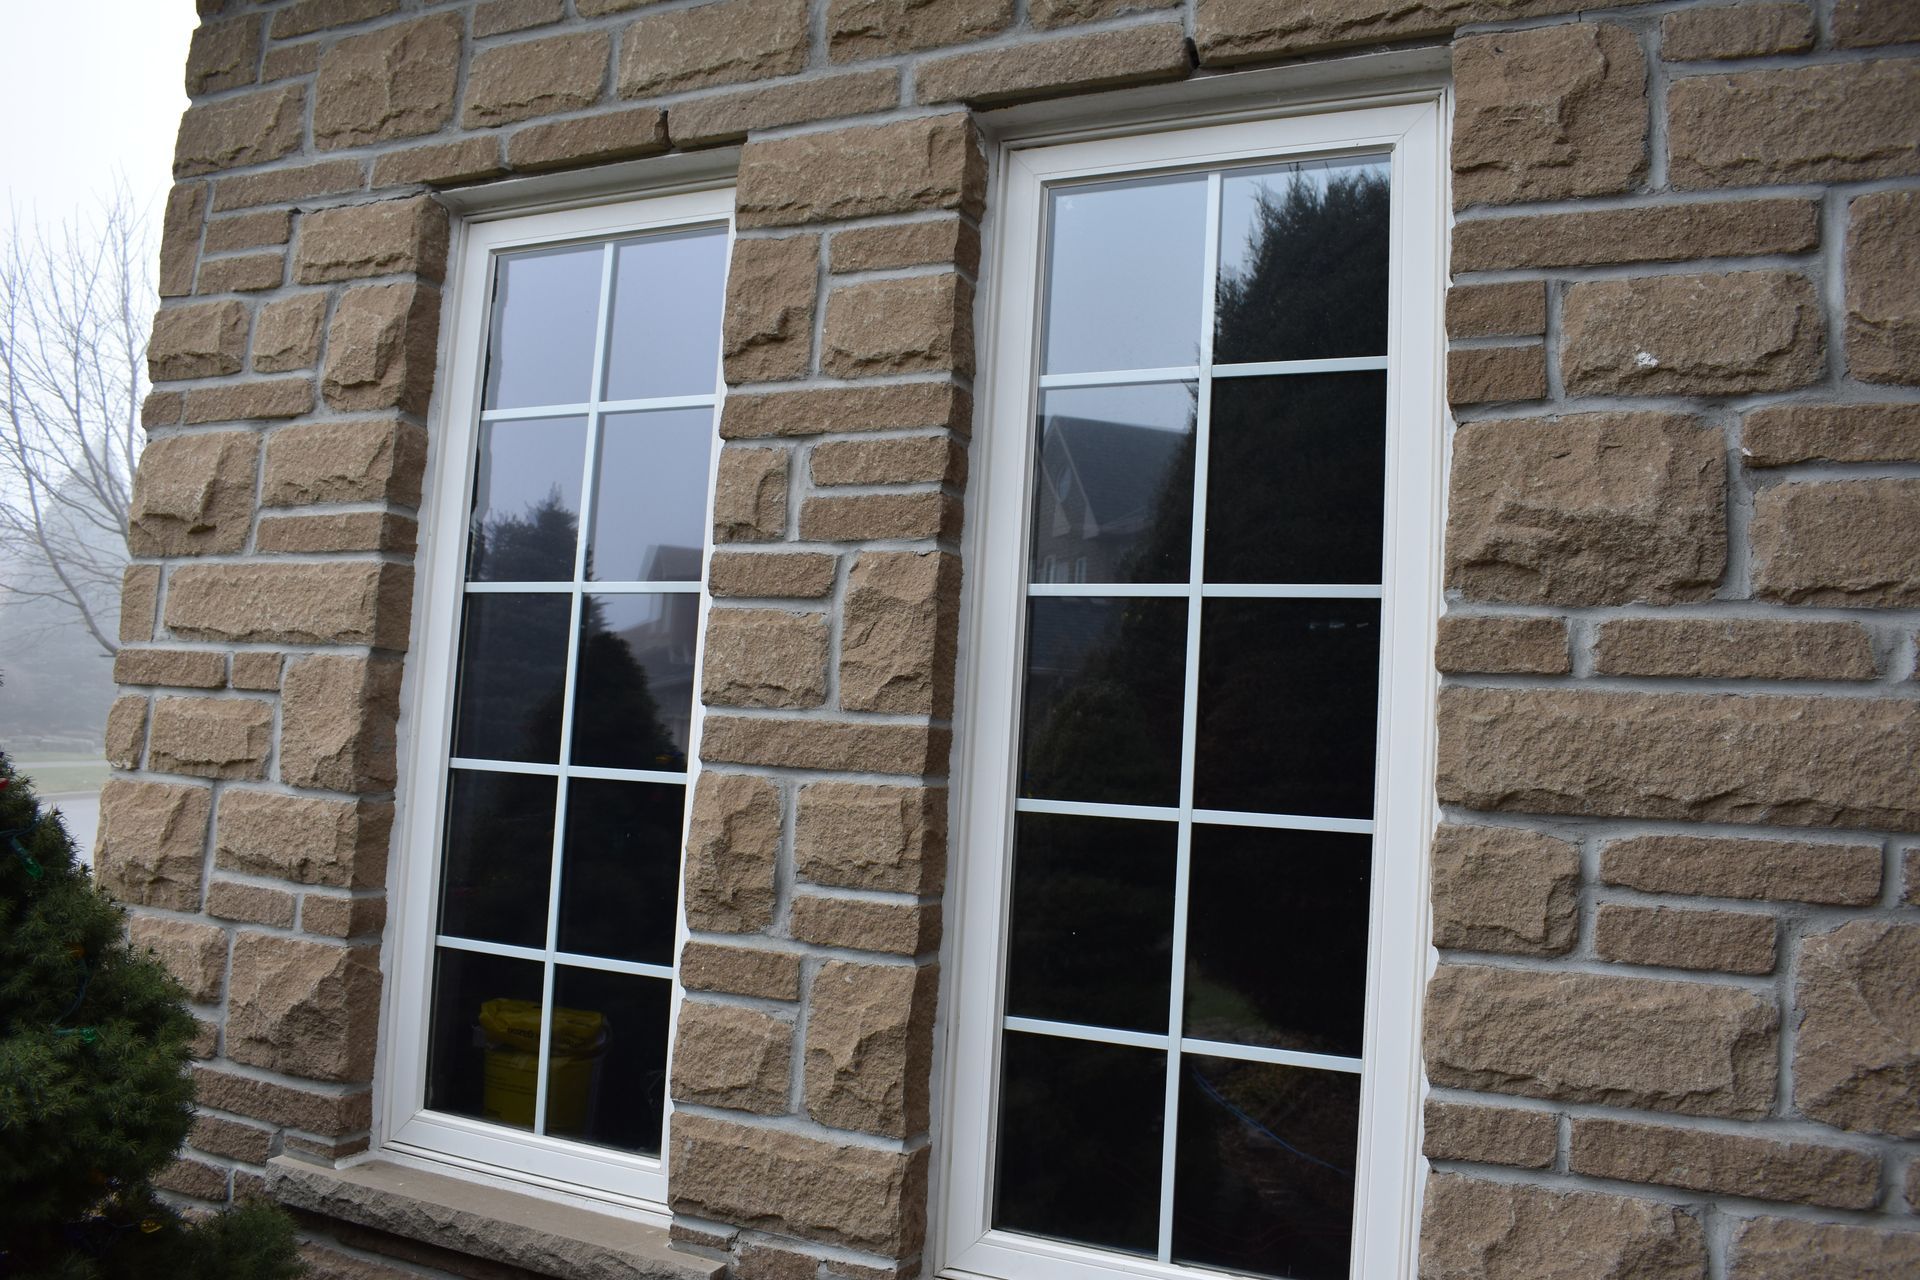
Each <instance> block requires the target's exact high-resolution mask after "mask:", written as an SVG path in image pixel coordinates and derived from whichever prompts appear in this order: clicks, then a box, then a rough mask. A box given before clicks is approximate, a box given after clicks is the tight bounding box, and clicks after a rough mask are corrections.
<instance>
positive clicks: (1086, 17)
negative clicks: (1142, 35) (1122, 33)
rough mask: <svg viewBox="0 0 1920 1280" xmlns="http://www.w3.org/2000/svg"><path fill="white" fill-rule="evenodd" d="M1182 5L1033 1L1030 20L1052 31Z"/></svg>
mask: <svg viewBox="0 0 1920 1280" xmlns="http://www.w3.org/2000/svg"><path fill="white" fill-rule="evenodd" d="M1180 7H1181V5H1180V0H1030V3H1029V4H1028V5H1027V21H1028V23H1030V24H1031V25H1033V26H1035V27H1038V28H1039V29H1040V30H1042V31H1051V30H1053V29H1055V28H1057V27H1067V26H1073V25H1075V24H1077V23H1082V22H1098V21H1100V20H1101V19H1102V18H1117V17H1119V16H1120V15H1121V14H1125V13H1139V12H1143V11H1145V10H1150V9H1178V8H1180Z"/></svg>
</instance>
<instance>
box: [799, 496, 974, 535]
mask: <svg viewBox="0 0 1920 1280" xmlns="http://www.w3.org/2000/svg"><path fill="white" fill-rule="evenodd" d="M960 517H961V510H960V502H959V499H957V498H954V497H953V496H951V495H949V494H945V493H941V492H939V491H938V490H933V491H929V492H926V493H863V494H854V495H849V496H847V497H844V498H838V497H816V498H808V499H807V500H806V501H805V502H803V503H801V504H800V536H801V537H802V538H804V539H806V540H807V541H809V542H878V541H882V540H886V539H922V538H946V539H953V538H957V537H959V536H960Z"/></svg>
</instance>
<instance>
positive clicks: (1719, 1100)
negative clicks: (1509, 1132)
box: [1425, 965, 1780, 1119]
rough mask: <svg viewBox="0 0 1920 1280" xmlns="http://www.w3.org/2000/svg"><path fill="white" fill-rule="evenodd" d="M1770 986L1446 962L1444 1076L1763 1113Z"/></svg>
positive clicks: (1438, 1060) (1437, 983) (1438, 1063)
mask: <svg viewBox="0 0 1920 1280" xmlns="http://www.w3.org/2000/svg"><path fill="white" fill-rule="evenodd" d="M1779 1022H1780V1018H1779V1014H1778V1012H1777V1011H1776V1010H1775V1009H1774V1007H1773V1001H1772V999H1771V998H1769V997H1763V996H1760V995H1757V994H1755V993H1754V992H1751V991H1746V990H1742V989H1739V988H1735V987H1727V986H1719V985H1714V984H1709V983H1704V982H1673V981H1669V980H1666V979H1660V978H1629V977H1613V976H1601V975H1597V974H1590V973H1568V972H1538V971H1530V970H1522V969H1493V968H1486V967H1483V966H1479V965H1441V966H1440V968H1439V970H1438V971H1437V972H1436V973H1435V974H1434V976H1433V979H1432V981H1431V982H1429V983H1428V985H1427V1002H1426V1044H1425V1047H1426V1059H1427V1077H1428V1079H1430V1080H1432V1081H1433V1083H1434V1084H1437V1085H1442V1086H1446V1087H1451V1088H1459V1089H1482V1090H1486V1091H1488V1092H1493V1093H1517V1094H1520V1095H1522V1096H1524V1097H1533V1098H1553V1099H1556V1100H1559V1101H1563V1102H1598V1103H1603V1104H1606V1105H1609V1106H1623V1107H1638V1108H1643V1109H1646V1110H1652V1111H1677V1112H1681V1113H1682V1114H1686V1115H1709V1116H1731V1117H1739V1118H1745V1119H1758V1118H1760V1117H1761V1116H1764V1115H1766V1114H1767V1113H1768V1111H1769V1110H1770V1109H1771V1107H1772V1105H1773V1094H1774V1083H1775V1080H1776V1078H1777V1076H1778V1072H1779V1063H1778V1061H1777V1058H1778V1047H1779V1031H1780V1027H1779Z"/></svg>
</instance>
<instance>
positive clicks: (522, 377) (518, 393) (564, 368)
mask: <svg viewBox="0 0 1920 1280" xmlns="http://www.w3.org/2000/svg"><path fill="white" fill-rule="evenodd" d="M604 254H605V250H603V249H602V248H601V247H600V246H599V245H597V244H595V245H584V246H581V247H579V248H573V249H545V250H541V251H540V252H537V253H515V254H509V255H506V256H503V257H502V258H501V259H500V261H499V267H498V269H497V272H496V275H495V279H494V286H493V320H492V323H491V324H490V325H489V326H488V329H487V388H486V401H485V407H486V408H489V409H523V408H526V407H527V406H529V405H546V404H580V403H582V402H583V401H585V400H586V398H587V390H588V388H589V387H591V386H592V385H593V348H594V342H595V338H596V333H595V328H596V326H597V325H598V324H599V319H600V270H601V260H602V258H603V256H604Z"/></svg>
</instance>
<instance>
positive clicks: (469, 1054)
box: [427, 947, 545, 1129]
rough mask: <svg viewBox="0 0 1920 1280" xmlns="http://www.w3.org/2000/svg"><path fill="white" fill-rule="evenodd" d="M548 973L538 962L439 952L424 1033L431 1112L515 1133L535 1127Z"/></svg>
mask: <svg viewBox="0 0 1920 1280" xmlns="http://www.w3.org/2000/svg"><path fill="white" fill-rule="evenodd" d="M544 979H545V973H544V971H543V966H542V965H540V964H539V962H537V961H533V960H509V959H507V958H506V957H505V956H487V955H479V954H477V953H475V952H472V951H455V950H453V949H452V948H450V947H439V948H436V949H435V951H434V975H433V1006H432V1009H433V1012H432V1015H431V1025H430V1026H429V1027H428V1029H427V1106H428V1107H429V1108H431V1109H432V1110H434V1111H449V1112H452V1113H453V1114H454V1115H459V1116H473V1117H474V1118H476V1119H480V1120H491V1121H492V1122H493V1123H495V1124H504V1125H511V1126H513V1127H514V1128H516V1129H531V1128H533V1096H534V1070H535V1065H536V1063H535V1058H534V1053H535V1052H536V1048H535V1045H534V1041H533V1037H532V1036H531V1035H529V1034H528V1033H527V1028H528V1024H529V1021H531V1024H532V1026H533V1027H535V1028H537V1027H538V1025H539V1021H540V987H541V983H542V982H543V981H544Z"/></svg>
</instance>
